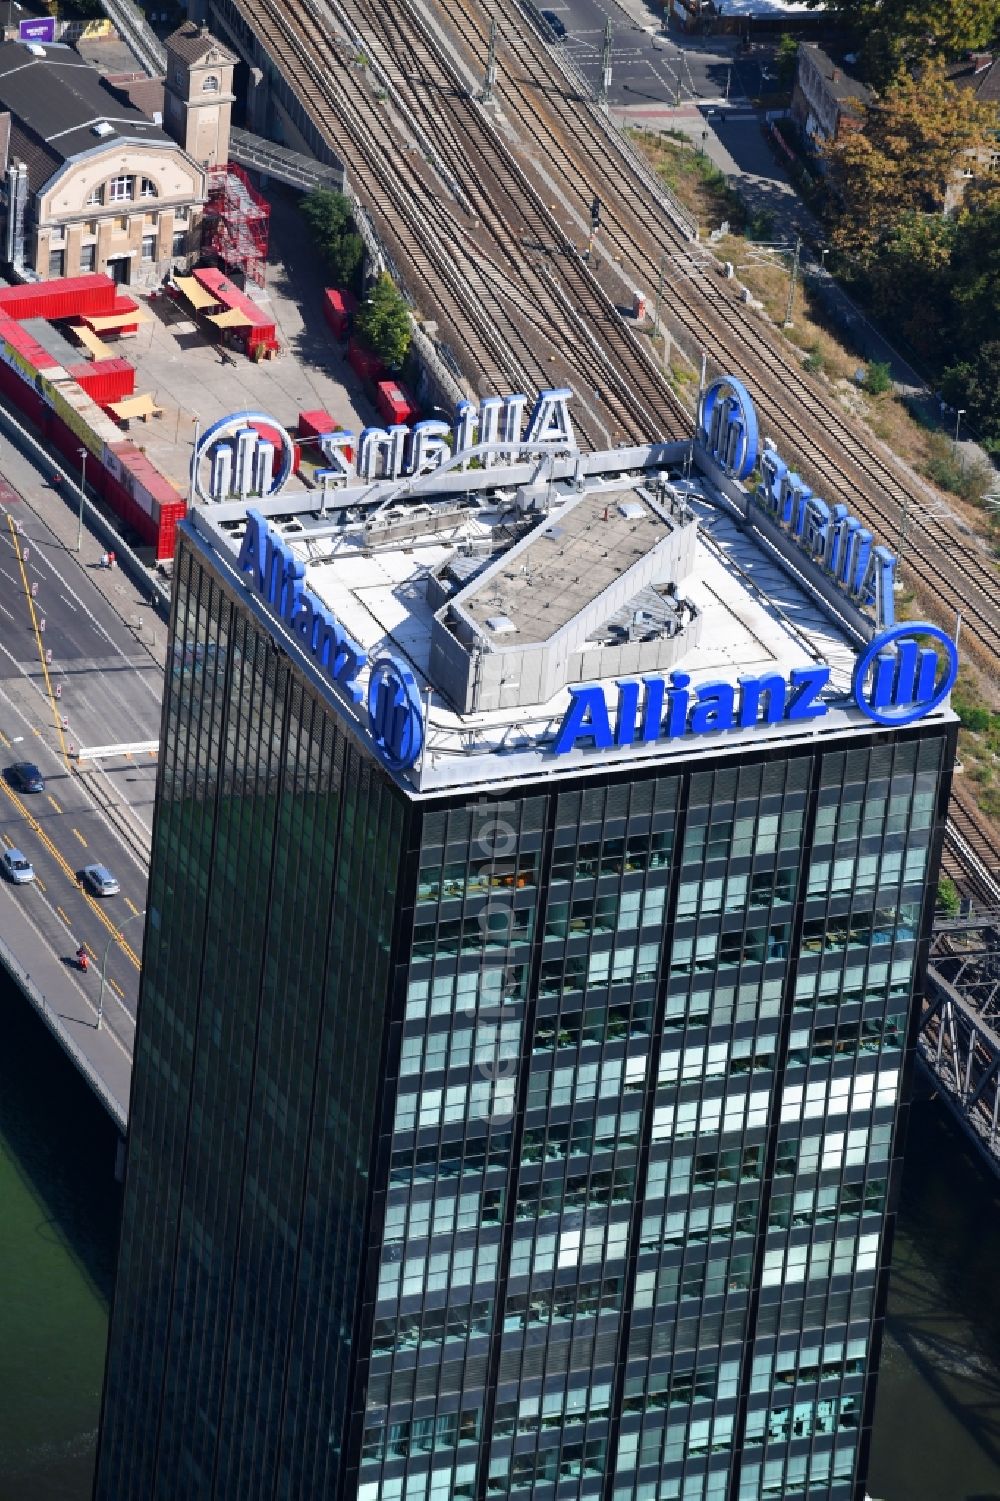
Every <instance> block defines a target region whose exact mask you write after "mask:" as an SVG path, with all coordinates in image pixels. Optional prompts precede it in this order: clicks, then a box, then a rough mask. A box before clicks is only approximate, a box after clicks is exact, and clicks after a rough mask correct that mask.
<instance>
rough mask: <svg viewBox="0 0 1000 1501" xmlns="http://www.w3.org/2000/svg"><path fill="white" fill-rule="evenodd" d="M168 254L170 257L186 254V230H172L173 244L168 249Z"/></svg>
mask: <svg viewBox="0 0 1000 1501" xmlns="http://www.w3.org/2000/svg"><path fill="white" fill-rule="evenodd" d="M170 253H171V255H186V254H187V230H186V229H175V230H174V239H173V244H172V245H171V247H170Z"/></svg>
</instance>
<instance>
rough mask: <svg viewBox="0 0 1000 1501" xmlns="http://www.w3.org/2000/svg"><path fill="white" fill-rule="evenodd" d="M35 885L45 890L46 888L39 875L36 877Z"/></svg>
mask: <svg viewBox="0 0 1000 1501" xmlns="http://www.w3.org/2000/svg"><path fill="white" fill-rule="evenodd" d="M35 885H36V886H40V887H41V889H42V890H43V891H44V890H45V882H44V881H43V880H42V879H41V878H40V877H39V876H36V877H35Z"/></svg>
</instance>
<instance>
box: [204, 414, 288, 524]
mask: <svg viewBox="0 0 1000 1501" xmlns="http://www.w3.org/2000/svg"><path fill="white" fill-rule="evenodd" d="M276 444H277V447H278V448H279V449H280V456H279V455H278V454H276V451H275V449H276ZM206 458H208V459H210V460H211V464H210V474H209V480H208V488H207V490H206V488H205V484H204V476H203V473H202V471H203V469H204V461H205V459H206ZM276 459H277V463H276V462H275V460H276ZM294 462H295V445H294V444H293V442H292V440H291V437H290V436H289V434H288V432H287V430H286V429H285V428H284V427H282V425H281V423H280V422H277V421H276V420H275V419H274V418H273V417H269V416H268V415H267V413H266V412H233V413H232V414H231V415H230V416H229V417H220V418H219V420H218V422H213V424H212V426H211V427H209V428H208V429H206V431H205V432H204V433H202V435H201V438H200V439H199V441H198V444H197V446H196V448H195V451H194V454H193V455H192V458H191V482H192V486H193V488H194V490H195V492H196V493H197V495H198V496H199V497H200V499H201V500H203V501H204V502H205V504H206V505H207V504H209V502H211V501H222V500H247V499H249V497H250V496H252V495H261V496H268V495H277V494H278V492H279V490H283V489H284V487H285V485H286V484H287V483H288V481H289V479H290V478H291V474H292V469H293V466H294Z"/></svg>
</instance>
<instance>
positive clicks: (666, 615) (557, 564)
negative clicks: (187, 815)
mask: <svg viewBox="0 0 1000 1501" xmlns="http://www.w3.org/2000/svg"><path fill="white" fill-rule="evenodd" d="M246 432H247V437H246V439H244V441H248V442H249V444H250V446H251V448H253V447H254V446H256V447H258V448H261V447H262V448H263V449H269V448H270V445H269V444H264V445H261V444H260V442H259V439H258V437H257V434H256V432H255V431H253V430H251V429H247V430H246ZM341 436H342V435H341ZM675 447H676V453H675V454H668V453H666V452H664V453H663V454H662V455H661V456H660V457H661V459H662V460H663V462H661V463H660V464H659V465H655V466H654V467H651V468H644V467H642V465H641V463H639V462H638V461H637V460H636V458H635V456H634V455H630V454H629V453H628V452H626V451H622V453H621V454H620V455H619V454H605V455H599V456H598V455H589V456H588V458H587V464H588V466H589V473H582V472H581V464H580V457H579V456H578V455H577V456H575V457H574V456H571V455H567V456H566V457H564V458H562V459H558V460H555V462H554V463H552V464H547V465H546V466H545V467H546V469H547V470H548V471H549V472H548V473H547V477H546V478H545V479H544V480H540V479H539V476H538V468H539V466H538V465H532V464H527V463H521V464H519V465H516V466H510V467H507V468H505V469H478V470H466V471H465V472H464V473H463V472H456V471H455V470H451V471H450V472H448V473H443V474H442V475H441V476H440V477H439V479H438V480H437V482H436V493H435V488H434V486H435V478H434V476H433V475H425V476H423V477H422V478H421V479H420V480H419V487H420V489H419V492H417V493H407V494H400V493H399V491H400V485H399V484H398V482H395V481H388V480H382V481H376V482H374V483H369V484H366V485H364V486H348V487H347V488H345V489H344V490H342V491H341V492H340V493H339V494H338V495H336V496H335V497H334V498H333V499H330V498H329V497H328V498H327V500H326V501H325V502H322V503H321V502H319V501H318V499H317V496H316V494H315V492H313V493H311V494H310V493H300V494H298V495H296V494H293V493H291V491H288V490H286V491H284V492H282V493H281V494H280V495H277V496H274V497H271V498H268V499H265V500H262V501H259V502H254V505H255V508H256V510H255V514H258V515H259V517H260V525H262V526H263V527H264V528H265V529H266V530H267V531H268V532H269V533H273V534H274V535H275V536H279V537H280V539H281V541H282V545H283V546H286V547H287V548H288V549H289V555H290V557H291V558H292V559H294V560H295V564H296V566H298V567H300V568H301V570H302V585H303V587H304V588H305V589H306V590H308V591H309V592H310V594H311V595H312V596H313V597H314V598H315V599H316V600H317V601H318V602H320V603H321V605H322V606H323V607H324V608H325V609H327V610H328V611H329V612H330V613H331V614H332V616H333V617H334V618H335V619H336V620H337V621H338V622H340V623H341V625H342V627H343V629H344V630H345V631H346V632H347V633H349V636H350V638H351V640H352V641H353V642H354V643H356V645H357V648H358V649H359V651H360V652H361V653H362V654H363V656H364V657H365V658H367V659H368V660H370V661H374V660H376V659H377V658H378V657H379V656H380V655H382V654H385V653H390V654H391V655H393V656H394V657H398V658H399V660H400V661H402V662H405V664H406V667H407V670H408V671H410V672H411V673H412V675H413V679H414V683H415V691H416V693H417V694H418V695H419V698H420V701H421V704H422V707H423V716H424V719H425V739H424V746H423V750H422V753H421V755H420V757H419V758H418V759H417V760H416V762H415V763H414V764H413V765H411V766H409V767H408V768H407V769H406V770H405V771H401V772H400V773H399V776H400V778H401V780H402V782H403V783H404V784H405V785H406V786H407V787H408V788H409V789H410V790H411V791H414V792H421V793H422V792H428V791H432V790H436V789H441V788H444V787H447V786H463V785H466V786H468V785H472V784H474V783H475V782H476V781H477V780H478V779H480V778H482V777H487V776H488V777H489V778H490V779H491V780H494V781H495V780H497V779H504V778H510V779H517V778H520V777H522V776H524V775H526V774H528V773H530V772H537V771H538V770H540V769H541V768H545V769H546V770H547V771H548V772H550V773H554V772H556V771H560V770H570V769H574V768H578V767H579V764H580V763H581V762H585V761H586V760H587V759H588V756H589V755H590V754H591V753H592V751H593V748H594V747H593V744H592V743H588V742H587V741H586V740H585V739H581V740H580V742H579V743H578V744H575V745H574V746H573V748H572V749H571V750H569V751H567V752H565V753H560V754H559V757H558V759H557V758H556V757H555V755H554V747H555V746H556V745H557V742H558V739H559V735H560V729H561V726H562V725H563V723H564V719H565V713H566V694H567V689H571V690H572V689H574V685H582V684H588V683H595V684H600V685H602V691H603V692H604V693H605V694H606V696H607V697H608V699H609V701H611V700H613V699H614V698H615V695H616V694H617V693H618V684H619V682H620V680H621V679H622V678H623V677H629V676H630V677H633V678H635V679H636V680H637V681H641V680H642V679H643V677H644V675H648V674H652V673H657V674H663V673H665V672H668V671H672V670H682V671H683V673H684V674H685V682H687V681H688V680H689V683H690V689H689V691H690V693H691V695H697V694H698V693H699V692H700V691H701V690H702V689H705V690H706V691H707V690H708V689H709V688H711V686H712V685H714V684H715V683H716V680H717V679H718V678H719V677H720V675H723V676H725V677H726V679H727V680H729V681H732V682H733V683H735V682H736V681H737V679H738V678H740V677H744V676H746V677H753V678H755V679H756V678H767V677H769V676H773V675H775V674H777V675H783V676H784V677H786V678H787V677H788V675H789V674H790V673H793V672H795V671H796V670H803V669H804V668H806V667H808V666H809V665H810V664H822V665H823V668H824V670H825V671H826V673H827V676H826V678H825V680H824V688H823V694H822V704H823V716H822V720H821V722H820V723H819V724H814V723H810V724H808V725H803V726H802V728H801V731H800V733H802V734H806V735H808V736H810V737H813V736H815V735H817V734H832V733H835V732H836V733H839V732H842V731H843V730H845V729H850V727H851V725H852V723H853V725H854V727H855V728H856V729H857V730H858V732H862V731H864V730H865V729H867V728H868V727H869V721H867V720H866V719H865V717H864V716H863V715H862V714H860V713H859V712H858V710H857V708H856V706H855V705H854V703H853V700H852V698H851V690H852V674H853V670H854V666H855V659H856V653H857V650H858V647H859V646H860V645H863V643H864V639H865V632H866V630H867V632H868V634H871V622H870V621H866V620H865V619H864V618H863V617H862V615H861V614H860V612H859V611H858V610H857V609H856V607H855V606H854V605H853V604H852V602H851V600H850V598H849V597H848V595H847V594H846V592H844V591H843V590H841V591H839V592H838V591H836V590H831V589H830V587H829V583H828V580H827V579H826V578H825V577H824V575H823V573H822V570H821V569H820V568H818V567H814V568H812V569H810V568H804V567H803V554H802V552H801V549H800V548H799V547H798V546H797V545H796V544H795V540H794V538H791V537H788V536H787V535H783V534H782V531H781V528H776V527H774V526H772V525H771V524H770V523H769V521H768V518H767V515H766V514H765V512H764V511H763V510H762V509H761V508H759V507H757V506H755V505H753V504H750V505H748V504H747V503H746V501H745V499H744V500H743V501H742V502H740V501H739V500H734V499H733V498H732V497H731V496H729V495H727V494H726V493H724V492H723V491H722V490H720V489H719V488H717V487H716V486H715V485H713V484H709V483H708V482H707V481H706V479H705V478H703V477H699V476H698V475H697V474H695V475H691V474H687V475H686V476H685V473H684V466H685V449H684V447H683V446H682V445H675ZM249 451H250V450H248V452H249ZM226 462H227V463H228V462H229V460H228V458H227V460H226ZM249 462H250V461H249V459H248V463H249ZM270 462H271V459H270V455H269V454H268V463H270ZM630 465H632V467H629V466H630ZM247 472H248V474H249V472H250V471H249V469H248V471H247ZM246 518H247V505H246V503H240V504H234V503H232V502H225V501H224V502H222V503H220V504H213V505H211V506H207V507H198V508H197V510H196V512H195V513H194V515H193V518H192V519H193V524H194V526H195V528H196V529H197V531H198V533H199V534H200V535H201V536H202V537H203V538H204V539H205V541H206V542H207V543H208V544H209V546H210V547H211V548H212V549H213V551H216V552H217V553H218V555H219V561H220V565H221V566H222V567H223V568H224V569H227V570H229V571H231V573H232V575H233V577H234V579H235V580H238V581H239V582H240V583H241V585H242V583H243V582H244V581H245V577H246V559H245V557H244V559H243V564H242V566H241V561H240V560H241V553H242V552H244V550H245V549H246V548H248V547H250V541H249V533H250V531H252V530H254V529H256V528H257V526H258V523H257V522H256V521H254V522H252V523H251V524H250V526H248V523H247V519H246ZM855 525H856V523H855ZM253 546H254V547H256V546H257V542H256V541H255V542H254V543H253ZM345 712H347V713H349V714H356V715H357V716H358V717H359V719H360V720H361V721H362V722H363V721H364V717H365V713H366V710H365V708H364V705H363V704H361V703H357V704H355V705H354V706H353V707H352V706H345ZM744 717H745V716H744ZM790 733H794V731H793V727H792V726H791V725H790V724H788V723H786V722H784V721H782V722H780V723H779V722H770V720H769V718H768V715H767V714H764V715H763V717H762V718H761V719H760V721H759V722H758V721H757V720H754V721H753V722H750V721H749V720H748V721H747V723H745V724H744V723H737V724H735V725H734V726H733V727H731V728H729V729H728V730H727V731H726V733H725V734H720V735H716V736H715V740H716V743H717V746H718V749H719V750H720V751H723V752H725V751H731V752H732V753H734V754H736V753H738V751H739V749H740V746H741V745H742V744H746V743H747V742H749V741H753V742H754V743H757V742H760V741H761V740H763V739H766V738H767V737H769V736H770V737H773V738H782V739H785V738H787V737H788V735H789V734H790ZM688 749H689V746H688V744H687V742H686V740H685V739H684V738H683V737H676V738H671V737H667V738H666V739H660V738H657V739H656V740H647V741H642V740H641V737H639V739H638V740H637V737H635V736H632V737H631V738H628V737H626V738H625V739H623V741H622V743H621V744H620V745H618V746H613V747H611V748H610V749H605V750H603V751H602V760H606V759H608V758H609V757H610V758H612V759H614V758H620V759H628V760H630V761H636V760H641V759H643V757H650V758H656V759H662V758H663V757H664V756H666V757H670V756H672V755H683V754H686V753H687V751H688Z"/></svg>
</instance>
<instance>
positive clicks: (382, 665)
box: [237, 509, 423, 771]
mask: <svg viewBox="0 0 1000 1501" xmlns="http://www.w3.org/2000/svg"><path fill="white" fill-rule="evenodd" d="M237 567H238V569H239V571H240V573H241V574H242V575H243V576H244V577H245V578H247V579H249V581H250V584H251V586H252V587H253V590H254V592H255V593H256V594H257V595H258V596H259V598H260V599H262V600H263V602H264V604H265V605H266V606H267V608H268V610H269V611H270V612H271V614H272V615H273V616H275V618H276V619H277V620H280V621H281V623H282V624H283V625H285V626H287V628H288V630H289V631H290V632H291V634H292V636H294V637H295V639H296V641H297V642H298V643H299V645H300V646H301V647H302V649H303V651H304V652H305V653H306V655H307V656H308V657H310V658H311V659H312V662H313V664H314V665H315V666H316V667H317V668H318V669H319V671H320V672H321V673H322V675H323V676H324V677H325V678H326V680H327V682H328V683H329V684H330V686H331V688H333V689H335V690H336V692H337V693H338V694H340V695H341V696H342V697H344V698H346V699H347V700H348V702H349V703H352V704H360V703H361V702H362V700H363V698H364V695H363V693H362V689H361V685H360V683H359V681H358V679H359V676H360V674H361V671H362V669H363V668H364V667H365V665H366V663H367V655H366V652H365V649H364V647H363V646H360V645H359V644H358V642H357V641H355V640H354V639H353V637H352V636H350V635H349V634H348V632H347V631H346V630H345V629H344V627H343V626H342V625H341V623H340V621H339V620H338V619H337V618H336V616H335V615H334V614H333V613H332V611H330V610H328V609H327V607H326V605H324V604H323V602H322V600H320V599H319V598H318V597H317V595H315V594H314V593H313V592H312V590H311V589H309V588H307V587H306V585H305V584H304V583H303V579H304V578H305V568H304V567H303V565H302V564H301V563H300V562H299V561H298V559H297V558H296V556H295V554H294V553H293V552H292V549H291V548H290V547H289V546H288V543H287V542H286V541H285V540H284V538H283V537H281V535H280V534H279V533H278V532H276V531H275V530H274V529H273V528H272V527H270V526H269V525H268V523H267V521H266V520H265V518H264V517H263V516H262V515H261V514H260V512H259V511H255V510H253V509H251V510H248V511H247V524H246V531H245V532H244V533H243V541H242V543H241V546H240V555H239V560H238V562H237ZM404 701H405V711H404ZM368 719H369V728H370V731H371V738H372V742H373V745H374V747H375V750H376V752H377V754H378V755H379V757H380V758H381V759H382V760H383V761H384V762H385V764H386V765H387V766H389V767H390V768H391V769H392V770H393V771H403V770H405V769H406V767H408V766H412V765H413V763H414V761H415V760H416V759H417V757H418V755H419V754H420V748H421V745H422V744H423V715H422V711H421V705H420V698H419V695H418V694H417V691H416V686H415V684H414V681H413V678H412V676H411V674H410V673H409V672H408V671H407V670H406V668H404V667H402V666H401V665H400V664H399V663H398V662H395V661H394V660H393V659H392V658H391V657H382V658H380V659H379V661H378V662H376V664H375V667H374V668H373V670H372V674H371V678H370V680H369V686H368Z"/></svg>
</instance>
